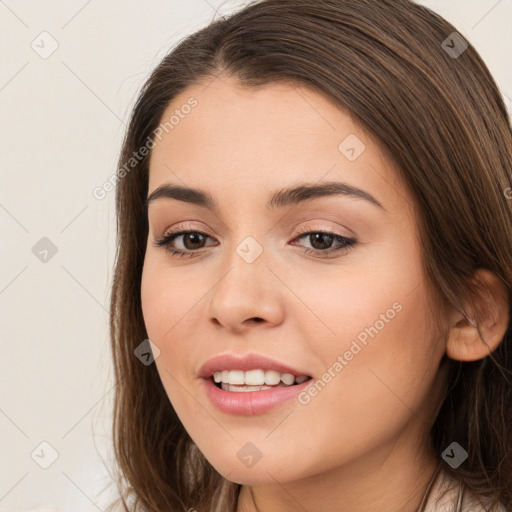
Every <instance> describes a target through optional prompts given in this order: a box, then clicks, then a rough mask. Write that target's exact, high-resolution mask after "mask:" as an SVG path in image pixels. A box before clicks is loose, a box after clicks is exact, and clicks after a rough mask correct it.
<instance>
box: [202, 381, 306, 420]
mask: <svg viewBox="0 0 512 512" xmlns="http://www.w3.org/2000/svg"><path fill="white" fill-rule="evenodd" d="M202 380H203V385H204V387H205V391H206V394H207V396H208V398H209V399H210V401H211V402H212V404H213V405H214V406H215V407H217V409H219V410H220V411H222V412H224V413H226V414H238V415H240V416H252V415H254V414H263V413H265V412H267V411H270V410H272V409H275V408H276V407H279V406H280V405H282V404H284V403H285V402H287V401H288V400H291V399H292V398H294V397H296V396H297V395H298V394H299V393H300V392H301V391H302V390H303V389H304V388H305V387H306V386H307V385H308V384H309V383H310V381H311V379H308V380H306V381H304V382H302V383H301V384H296V385H293V386H287V387H278V388H272V389H264V390H262V391H239V392H236V391H224V390H223V389H221V388H218V387H217V386H216V385H215V384H214V382H213V380H212V379H202Z"/></svg>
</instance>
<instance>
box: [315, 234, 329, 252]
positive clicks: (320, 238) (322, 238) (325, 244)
mask: <svg viewBox="0 0 512 512" xmlns="http://www.w3.org/2000/svg"><path fill="white" fill-rule="evenodd" d="M326 238H327V239H328V240H329V241H328V242H325V239H326ZM309 240H310V242H311V245H312V246H313V247H314V248H315V249H318V250H322V249H329V247H331V245H332V241H333V237H332V236H330V235H328V234H327V233H314V234H312V235H310V237H309ZM317 241H320V246H318V245H317Z"/></svg>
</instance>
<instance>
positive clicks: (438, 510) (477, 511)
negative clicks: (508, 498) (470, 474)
mask: <svg viewBox="0 0 512 512" xmlns="http://www.w3.org/2000/svg"><path fill="white" fill-rule="evenodd" d="M458 498H459V482H458V480H456V479H454V478H453V477H452V476H451V475H449V474H448V473H447V472H445V471H441V472H440V473H439V475H438V477H437V478H436V481H435V483H434V488H433V489H432V492H431V493H430V496H429V498H428V501H427V504H426V507H425V512H456V511H457V510H460V512H487V511H486V509H485V508H484V507H483V504H485V500H484V498H479V497H478V496H476V495H475V494H474V493H473V492H471V491H470V490H469V489H467V488H464V487H463V494H462V504H461V507H460V509H458V508H457V504H458ZM437 499H439V501H437ZM482 502H483V503H482ZM494 511H495V512H509V511H507V510H506V509H505V507H504V506H503V505H500V506H499V508H497V509H493V512H494Z"/></svg>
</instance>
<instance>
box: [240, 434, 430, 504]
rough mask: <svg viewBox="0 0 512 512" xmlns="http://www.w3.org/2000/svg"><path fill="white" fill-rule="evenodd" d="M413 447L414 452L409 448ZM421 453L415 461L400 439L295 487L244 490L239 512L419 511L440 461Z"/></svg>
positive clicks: (276, 485)
mask: <svg viewBox="0 0 512 512" xmlns="http://www.w3.org/2000/svg"><path fill="white" fill-rule="evenodd" d="M409 448H410V447H409ZM425 451H427V449H426V448H425V449H424V450H421V452H422V453H416V454H415V456H412V457H411V451H410V450H407V449H406V447H405V446H404V445H402V444H401V443H400V442H399V441H398V440H396V439H395V440H393V442H390V443H389V445H388V446H385V447H383V449H382V450H381V451H380V452H379V453H375V452H374V453H373V454H372V460H371V461H370V460H368V459H369V457H368V455H367V454H366V455H365V456H364V457H361V460H358V461H353V462H351V463H350V464H347V465H345V466H341V467H338V468H335V469H333V470H331V471H328V472H323V473H321V474H318V475H313V476H310V477H308V478H303V479H300V480H297V481H293V482H279V481H278V480H277V479H276V478H274V477H276V475H274V476H273V479H274V483H270V484H260V485H254V486H245V485H244V486H242V489H241V491H240V496H239V500H238V506H237V512H269V511H273V510H280V511H282V512H288V511H290V512H291V511H293V512H296V511H297V510H308V512H322V511H325V510H336V511H337V512H369V511H382V510H393V511H396V512H418V510H419V508H420V505H421V504H422V501H423V498H424V496H425V494H426V491H427V488H428V486H429V483H430V482H431V480H432V478H433V476H434V474H435V473H436V469H437V468H438V464H439V460H438V458H437V457H436V456H435V455H434V454H432V453H425Z"/></svg>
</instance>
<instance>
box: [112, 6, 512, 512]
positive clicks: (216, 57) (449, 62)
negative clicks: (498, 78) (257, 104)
mask: <svg viewBox="0 0 512 512" xmlns="http://www.w3.org/2000/svg"><path fill="white" fill-rule="evenodd" d="M453 32H456V29H455V28H454V27H453V26H452V25H451V24H450V23H448V22H447V21H446V20H444V19H443V18H442V17H440V16H439V15H437V14H435V13H433V12H432V11H430V10H429V9H427V8H426V7H423V6H421V5H418V4H415V3H413V2H412V1H409V0H263V1H258V2H253V3H252V4H250V5H248V6H247V7H245V8H243V9H241V10H239V11H238V12H235V13H233V14H231V15H230V16H228V17H225V18H221V19H217V20H214V21H212V22H211V23H210V24H209V25H208V26H206V27H205V28H203V29H201V30H200V31H198V32H196V33H194V34H192V35H190V36H189V37H187V38H186V39H184V40H183V41H181V42H180V43H179V44H177V45H176V47H175V48H173V49H172V50H171V51H170V53H169V54H168V55H167V56H166V57H165V58H164V59H163V60H162V62H161V63H160V64H159V65H158V66H157V67H156V69H155V70H154V71H153V72H152V74H151V76H150V77H149V79H148V80H147V81H146V83H145V85H144V86H143V88H142V90H141V92H140V94H139V97H138V100H137V102H136V105H135V107H134V110H133V113H132V116H131V120H130V124H129V127H128V130H127V133H126V137H125V140H124V145H123V148H122V152H121V155H120V160H119V173H118V181H117V189H116V210H117V253H116V262H115V274H114V280H113V286H112V294H111V312H110V329H111V342H112V350H113V360H114V370H115V376H116V381H117V386H116V389H115V403H114V422H113V436H114V450H115V456H116V461H117V465H118V472H117V473H116V474H117V482H118V486H119V490H120V492H121V494H122V496H123V498H122V499H121V502H122V503H123V506H124V510H133V511H151V512H162V511H164V510H165V511H169V512H170V511H187V510H189V509H190V508H195V509H197V510H219V511H220V510H222V511H234V510H235V509H236V501H237V497H238V493H239V490H240V485H238V484H235V483H232V482H229V481H227V480H226V479H225V478H223V477H222V476H221V475H220V474H219V473H218V472H217V471H216V470H215V469H214V468H213V467H212V466H211V465H210V464H209V462H208V461H207V460H206V459H205V458H204V457H203V455H202V454H201V453H200V452H199V450H198V449H197V448H196V446H195V444H194V443H193V441H192V440H191V439H190V437H189V435H188V434H187V432H186V430H185V429H184V427H183V425H182V424H181V422H180V420H179V418H178V417H177V415H176V413H175V411H174V409H173V407H172V404H171V403H170V401H169V399H168V397H167V395H166V393H165V390H164V388H163V386H162V383H161V381H160V378H159V375H158V372H157V368H156V366H155V365H154V364H151V365H147V366H146V365H144V364H141V362H140V361H139V360H138V359H137V358H136V357H135V356H134V350H135V348H136V347H137V346H138V345H139V344H140V343H141V342H142V341H143V340H145V339H147V337H148V336H147V332H146V330H145V325H144V319H143V315H142V308H141V297H140V285H141V275H142V268H143V264H144V254H145V248H146V241H147V236H148V223H147V211H146V208H145V200H146V196H147V193H148V172H149V158H150V155H151V154H150V153H149V154H147V155H145V156H144V157H140V158H137V159H136V160H130V159H131V158H133V155H134V153H138V152H139V151H140V148H142V147H143V146H145V145H147V141H148V140H151V139H152V138H154V136H155V135H154V132H155V130H156V129H157V127H158V125H159V124H160V123H161V120H162V115H163V113H164V110H165V109H166V107H167V106H168V105H169V103H170V102H171V101H172V100H173V98H174V97H175V96H176V95H177V94H179V93H181V92H182V91H184V90H185V89H186V87H187V86H189V85H193V84H197V83H199V82H201V81H206V80H207V79H213V77H215V76H217V75H220V74H221V73H222V75H223V76H230V77H234V78H236V79H238V80H239V82H240V83H241V84H242V85H244V86H247V87H256V86H258V85H260V84H271V83H277V82H279V81H282V82H283V81H286V82H289V83H296V84H301V85H306V86H309V87H312V88H314V89H315V90H316V91H318V92H320V93H322V94H324V95H326V96H327V97H329V98H331V99H332V100H333V101H334V102H336V104H337V105H339V106H340V108H343V109H344V110H345V111H347V112H348V113H349V114H350V115H351V116H353V118H354V119H355V120H357V121H358V122H360V123H362V125H363V126H364V127H365V128H367V129H368V130H369V131H370V132H371V133H372V134H373V135H374V136H375V137H377V140H379V141H380V142H381V144H382V148H383V149H384V150H385V151H386V152H387V154H388V156H389V158H390V159H393V161H394V162H395V163H396V166H397V168H398V169H399V172H400V175H401V177H402V178H403V180H404V183H406V185H407V187H408V188H409V190H410V192H411V197H413V198H414V201H415V203H416V204H417V206H418V218H417V223H418V232H419V236H420V241H421V244H422V251H423V255H424V260H425V261H424V264H425V268H426V270H427V275H428V278H429V280H430V283H429V284H430V285H431V286H432V289H433V290H435V291H436V296H437V297H438V298H439V302H436V304H441V303H443V304H451V305H452V306H454V307H456V308H457V309H458V310H459V311H465V309H464V305H466V306H467V304H468V303H471V300H472V299H473V296H474V285H473V283H472V282H471V278H472V277H473V274H474V272H475V270H476V269H478V268H485V269H488V270H490V271H492V272H494V273H495V274H496V275H497V276H498V277H499V279H500V280H501V281H502V282H503V283H504V285H505V286H506V288H507V293H508V300H509V308H510V306H511V296H512V293H511V290H512V201H511V200H507V198H506V194H505V191H506V190H507V189H508V187H510V186H511V182H512V133H511V126H510V121H509V118H508V114H507V110H506V107H505V104H504V102H503V99H502V97H501V95H500V92H499V89H498V87H497V85H496V83H495V81H494V80H493V78H492V76H491V74H490V72H489V70H488V68H487V67H486V65H485V64H484V62H483V61H482V59H481V57H480V56H479V54H478V53H477V51H476V50H475V49H474V48H473V46H472V45H471V44H469V46H468V47H467V48H465V49H464V46H463V45H461V39H460V38H459V39H457V36H455V37H456V39H455V40H454V39H453V37H454V36H453ZM450 37H451V38H452V39H450ZM446 41H448V42H449V43H448V44H447V43H446ZM456 43H457V45H458V46H457V47H456V46H455V45H456ZM453 48H455V49H456V50H457V49H458V50H459V54H454V53H453ZM450 49H452V50H450ZM127 162H130V165H129V166H127ZM439 315H441V312H440V313H439ZM511 334H512V333H511V328H510V323H509V326H508V329H507V332H506V335H505V336H504V339H503V341H502V342H501V344H500V345H499V346H498V348H497V349H496V350H495V351H494V352H493V353H492V354H490V355H489V356H487V357H484V358H483V359H480V360H478V361H474V362H464V363H461V362H455V361H450V364H452V369H451V373H450V374H449V379H448V380H449V381H448V383H447V387H446V397H445V399H444V401H443V402H442V405H440V409H439V414H438V417H437V418H436V420H435V423H434V426H433V428H432V431H431V443H432V445H433V446H434V449H435V450H436V451H437V453H439V454H441V453H442V452H443V450H444V449H445V448H446V447H447V446H448V445H449V444H450V443H451V442H453V441H456V442H458V443H459V444H460V445H461V446H463V447H464V448H465V449H466V451H467V452H468V458H467V460H466V461H465V462H464V463H463V464H462V465H461V466H459V467H458V468H457V469H452V468H451V467H449V466H448V465H446V470H447V471H448V472H449V473H450V474H451V475H452V476H454V477H455V478H458V479H459V480H462V481H463V482H464V483H465V484H466V486H467V487H468V488H469V489H471V490H472V491H474V492H475V493H477V495H479V496H483V497H488V498H490V499H491V500H494V501H492V504H495V503H496V502H497V501H498V500H499V501H501V503H502V504H503V505H505V507H506V508H512V386H511V384H510V382H509V375H510V374H511V370H512V360H511V356H510V350H511V348H512V347H511V343H512V340H511ZM445 357H446V356H445Z"/></svg>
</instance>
